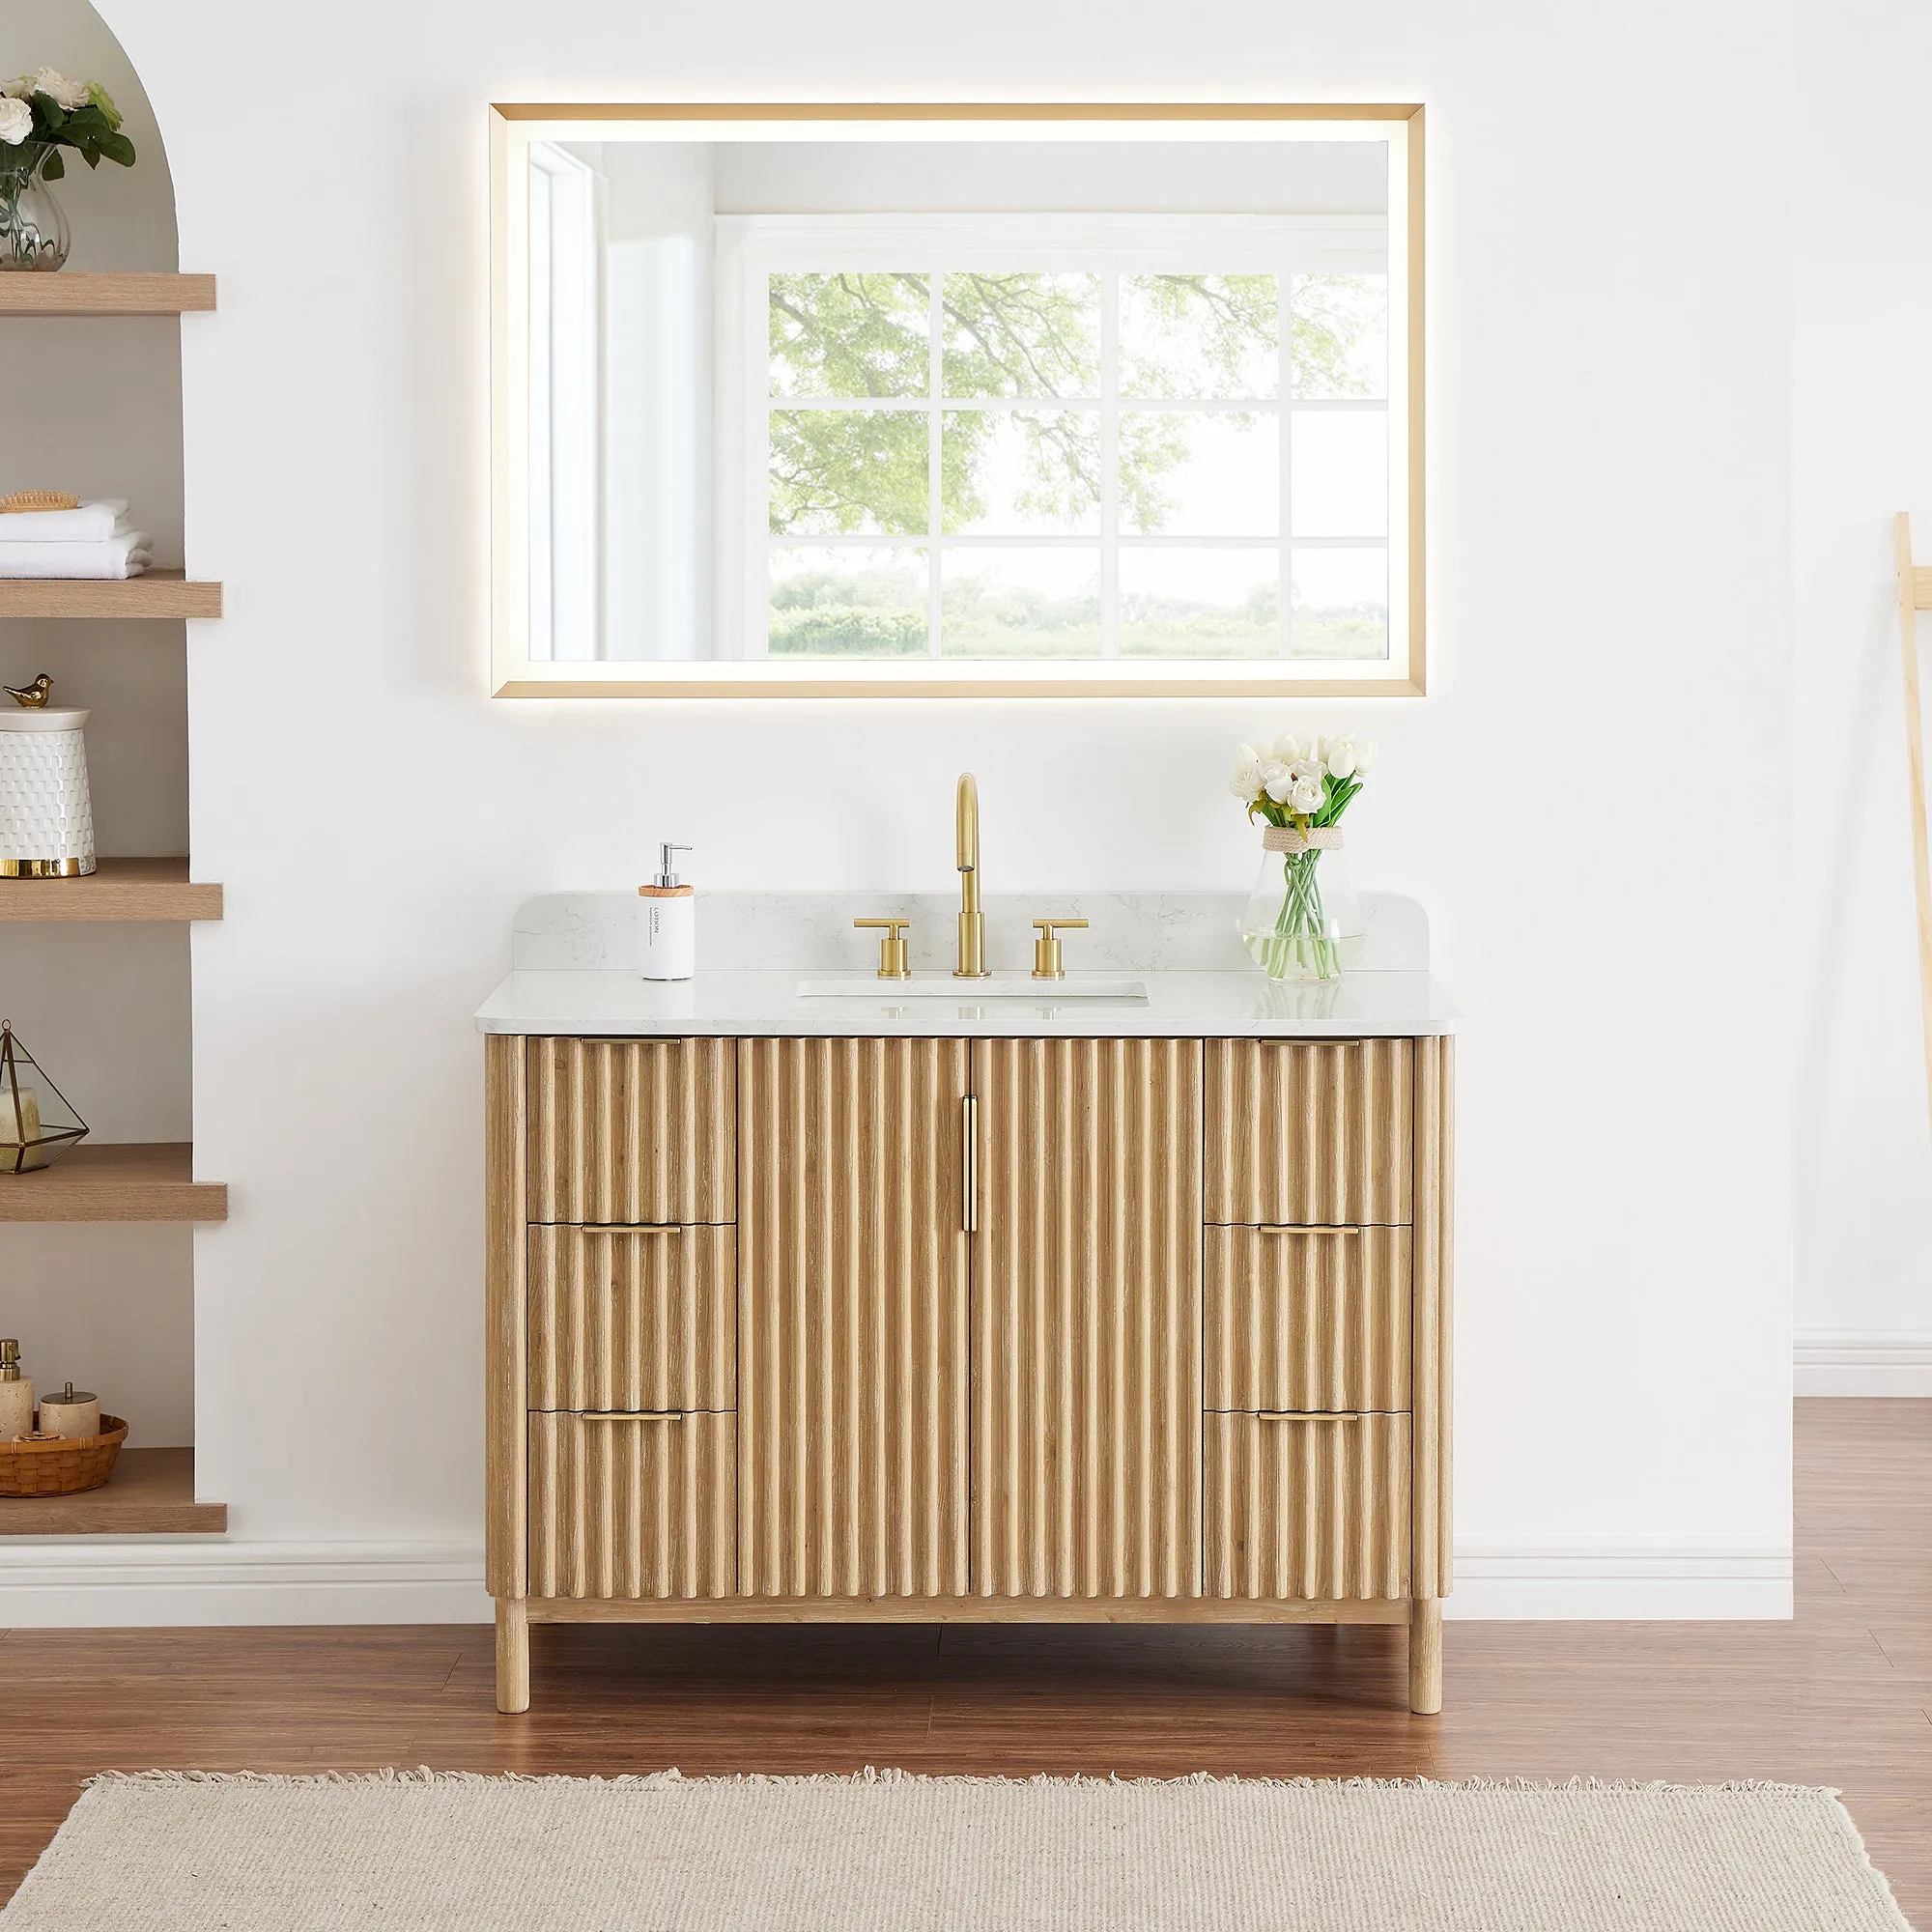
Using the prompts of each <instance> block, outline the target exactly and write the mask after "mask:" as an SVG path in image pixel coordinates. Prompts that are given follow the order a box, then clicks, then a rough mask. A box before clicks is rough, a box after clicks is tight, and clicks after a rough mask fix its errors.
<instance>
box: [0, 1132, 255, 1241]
mask: <svg viewBox="0 0 1932 1932" xmlns="http://www.w3.org/2000/svg"><path fill="white" fill-rule="evenodd" d="M193 1177H194V1149H193V1148H192V1146H190V1145H189V1144H188V1143H187V1142H186V1141H125V1142H122V1143H120V1144H119V1145H115V1146H107V1147H100V1146H97V1145H96V1144H95V1143H93V1142H92V1141H83V1142H82V1143H81V1144H80V1146H78V1147H77V1148H75V1149H74V1151H72V1152H71V1153H70V1154H68V1155H66V1156H64V1157H63V1158H62V1159H61V1160H59V1161H57V1162H56V1163H55V1164H54V1165H53V1166H52V1167H45V1168H42V1169H40V1170H39V1171H38V1172H37V1173H33V1174H0V1221H225V1220H227V1218H228V1188H227V1186H226V1184H225V1183H223V1182H221V1181H218V1180H196V1179H194V1178H193Z"/></svg>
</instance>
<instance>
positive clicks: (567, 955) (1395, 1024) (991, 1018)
mask: <svg viewBox="0 0 1932 1932" xmlns="http://www.w3.org/2000/svg"><path fill="white" fill-rule="evenodd" d="M1362 904H1363V909H1364V913H1365V918H1366V926H1365V930H1366V937H1365V939H1364V940H1363V941H1362V942H1360V945H1359V951H1358V953H1357V959H1356V969H1357V970H1353V971H1350V972H1348V973H1345V974H1344V975H1343V977H1342V978H1341V979H1340V980H1327V981H1322V982H1314V983H1311V982H1292V981H1290V982H1282V983H1276V982H1275V981H1272V980H1268V979H1266V978H1265V977H1264V975H1263V974H1262V973H1261V972H1260V971H1259V969H1258V968H1256V967H1255V966H1254V965H1253V964H1252V963H1250V961H1249V959H1248V957H1247V954H1246V952H1244V951H1243V949H1242V946H1241V943H1240V940H1239V937H1238V934H1237V930H1236V926H1237V920H1238V914H1239V911H1240V906H1241V901H1240V899H1239V898H1238V897H1236V896H1234V895H1225V894H1208V893H1118V894H1029V895H1025V896H1021V895H1000V896H994V895H988V897H987V900H986V915H987V918H986V928H987V950H988V952H989V954H990V955H991V957H992V959H993V961H994V964H995V968H996V978H997V979H998V980H1000V981H1001V982H1003V983H1004V984H1005V985H1007V986H1009V987H1018V988H1019V989H1020V990H1019V996H1018V997H1011V996H1004V997H997V998H995V997H989V996H988V995H987V994H986V992H985V991H984V990H983V989H980V996H979V997H978V998H976V997H975V991H976V989H975V987H974V986H973V985H972V983H971V982H961V981H955V980H953V979H952V976H951V974H950V973H949V972H948V971H947V969H948V967H950V965H951V964H952V960H951V958H950V956H949V952H950V948H951V946H952V924H953V919H954V914H955V913H956V910H957V902H956V899H952V898H949V897H948V896H946V895H883V894H867V895H851V894H838V895H834V894H808V893H797V894H751V893H713V894H706V893H700V894H699V895H698V898H697V908H696V910H697V972H696V976H695V977H694V978H692V979H690V980H670V981H655V980H645V979H643V978H642V977H641V976H640V975H639V972H638V968H637V957H638V953H637V925H636V922H637V906H638V900H637V895H636V894H635V893H630V894H623V893H572V894H552V895H547V896H545V897H542V898H536V899H531V900H530V901H529V902H528V903H527V904H526V905H525V906H524V907H523V909H522V910H521V911H520V912H519V913H518V915H517V920H516V925H515V929H514V933H513V936H512V942H511V953H510V963H511V966H512V968H513V969H514V970H513V971H512V972H511V974H510V976H509V978H508V979H506V980H504V981H503V982H502V983H501V984H500V985H499V986H498V987H497V990H496V991H495V992H494V993H492V994H491V995H490V997H489V999H488V1000H487V1001H485V1002H484V1004H483V1006H482V1007H481V1008H480V1009H478V1011H477V1014H476V1027H477V1031H478V1032H479V1033H501V1034H525V1035H550V1034H556V1035H572V1034H575V1035H587V1036H597V1037H637V1036H650V1035H665V1034H695V1035H720V1036H724V1035H734V1034H751V1035H765V1036H773V1037H781V1036H784V1035H818V1036H823V1037H850V1036H854V1035H867V1034H900V1035H904V1036H905V1037H908V1038H928V1039H930V1038H957V1037H972V1036H975V1035H989V1036H1004V1037H1011V1038H1027V1037H1037V1036H1039V1035H1042V1034H1046V1035H1065V1036H1066V1037H1069V1038H1109V1037H1140V1038H1177V1039H1179V1038H1188V1037H1201V1038H1208V1037H1215V1036H1220V1037H1251V1038H1253V1037H1300V1038H1307V1039H1357V1038H1374V1037H1396V1038H1399V1037H1404V1036H1425V1035H1431V1034H1449V1033H1454V1032H1455V1031H1456V1028H1457V1023H1458V1020H1459V1017H1460V1016H1459V1014H1458V1013H1457V1010H1456V1009H1455V1007H1454V1006H1453V1005H1452V1004H1451V1003H1450V1001H1449V999H1448V997H1447V995H1446V994H1445V993H1444V992H1443V990H1442V988H1441V987H1440V986H1439V985H1437V984H1436V982H1435V980H1434V979H1433V978H1432V977H1431V976H1430V973H1429V971H1428V965H1429V925H1428V921H1427V919H1426V918H1425V917H1424V916H1423V912H1422V908H1421V907H1420V906H1418V905H1416V904H1415V903H1414V901H1413V900H1410V899H1405V898H1399V897H1395V896H1392V895H1386V894H1380V895H1378V894H1365V895H1363V900H1362ZM1049 912H1050V913H1053V914H1055V915H1075V916H1084V917H1087V918H1089V919H1090V920H1091V925H1090V926H1089V927H1088V928H1087V929H1085V930H1078V929H1076V930H1074V931H1071V932H1068V933H1066V934H1065V935H1064V938H1065V946H1066V954H1067V965H1068V969H1069V970H1068V972H1067V976H1066V979H1065V981H1045V980H1042V981H1039V982H1037V983H1036V982H1030V981H1029V980H1027V979H1026V977H1025V966H1026V963H1028V962H1029V961H1030V959H1031V941H1032V938H1033V932H1032V929H1031V927H1030V925H1029V923H1028V921H1029V920H1030V919H1033V918H1041V917H1045V916H1046V915H1047V914H1048V913H1049ZM879 913H886V914H891V915H893V916H898V917H906V918H910V919H912V920H913V921H914V922H915V923H914V927H913V930H912V932H911V933H910V934H909V944H910V948H911V952H912V967H913V975H914V984H915V985H918V986H925V987H929V988H932V989H933V990H932V991H931V992H927V993H923V994H917V995H912V994H909V993H908V992H907V990H906V989H904V988H901V987H898V986H895V984H894V982H892V981H890V980H879V979H878V978H877V977H876V976H875V975H874V974H873V973H871V972H870V971H868V970H867V968H868V967H869V965H870V964H871V963H872V962H873V961H875V960H876V958H877V935H876V934H872V933H867V932H855V931H854V930H853V929H852V925H851V922H852V920H853V918H855V917H859V916H864V915H868V914H879ZM807 980H810V981H811V982H813V983H816V984H820V985H822V984H825V983H827V982H833V983H839V982H842V983H843V984H846V985H850V986H852V987H854V988H855V991H854V992H853V993H852V994H834V995H830V996H823V995H821V996H818V997H801V996H800V993H799V986H800V984H801V982H803V981H807ZM1122 980H1133V981H1137V982H1139V983H1140V984H1141V985H1143V986H1144V987H1145V988H1146V991H1147V997H1146V998H1145V999H1124V998H1108V999H1091V998H1087V999H1083V998H1079V997H1071V996H1072V995H1075V994H1077V990H1078V988H1079V987H1080V986H1081V985H1082V984H1083V983H1086V984H1089V985H1093V984H1096V983H1099V982H1102V981H1107V982H1115V983H1118V982H1120V981H1122ZM1056 994H1057V995H1058V997H1056ZM895 995H896V997H895Z"/></svg>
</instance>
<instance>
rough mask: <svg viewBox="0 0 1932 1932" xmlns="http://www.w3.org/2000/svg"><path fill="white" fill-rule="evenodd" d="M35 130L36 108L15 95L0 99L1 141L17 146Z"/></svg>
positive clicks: (12, 146)
mask: <svg viewBox="0 0 1932 1932" xmlns="http://www.w3.org/2000/svg"><path fill="white" fill-rule="evenodd" d="M33 131H34V110H33V109H32V108H31V107H29V106H28V105H27V103H26V102H25V101H24V100H21V99H17V98H16V97H15V96H13V95H8V96H6V97H5V98H4V99H0V141H4V142H5V143H6V144H7V146H8V147H10V148H17V147H18V146H19V145H20V144H21V142H23V141H24V140H25V139H26V138H27V136H28V135H29V134H31V133H32V132H33Z"/></svg>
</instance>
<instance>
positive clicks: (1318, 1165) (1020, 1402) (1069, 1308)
mask: <svg viewBox="0 0 1932 1932" xmlns="http://www.w3.org/2000/svg"><path fill="white" fill-rule="evenodd" d="M488 1053H489V1188H488V1214H489V1348H488V1373H489V1438H488V1439H489V1478H488V1481H489V1559H488V1562H489V1586H490V1589H491V1592H492V1594H493V1595H494V1596H495V1597H496V1599H497V1696H498V1703H499V1706H500V1707H501V1708H502V1709H503V1710H506V1711H520V1710H524V1709H526V1708H527V1705H528V1701H529V1688H528V1626H529V1624H530V1623H532V1622H584V1621H725V1620H744V1621H759V1620H764V1621H793V1620H828V1621H846V1620H850V1621H855V1622H856V1621H866V1620H874V1621H877V1620H888V1621H897V1622H927V1621H933V1622H936V1621H946V1620H982V1621H1018V1622H1025V1621H1102V1622H1107V1621H1143V1622H1208V1621H1214V1622H1240V1623H1255V1622H1380V1623H1394V1622H1404V1621H1406V1622H1407V1624H1408V1626H1409V1635H1410V1645H1409V1653H1410V1671H1409V1675H1410V1702H1411V1704H1412V1706H1413V1708H1414V1709H1416V1710H1418V1711H1434V1710H1436V1709H1439V1708H1440V1697H1441V1690H1440V1600H1441V1598H1442V1597H1443V1595H1445V1594H1446V1592H1447V1590H1448V1588H1449V1581H1450V1577H1449V1558H1448V1550H1449V1523H1448V1428H1449V1375H1448V1291H1449V1234H1450V1211H1451V1203H1450V1193H1451V1190H1450V1118H1451V1070H1452V1066H1451V1053H1452V1044H1451V1041H1450V1040H1449V1039H1448V1038H1446V1037H1414V1038H1365V1039H1339V1040H1338V1039H1259V1038H1208V1039H1199V1038H1178V1039H1167V1038H1101V1039H1095V1038H1068V1037H1045V1038H1009V1037H998V1038H975V1039H967V1038H950V1037H949V1038H907V1037H898V1036H885V1037H874V1036H862V1037H744V1038H738V1039H731V1038H715V1037H703V1038H623V1039H591V1038H553V1037H520V1036H513V1035H493V1036H492V1037H490V1038H489V1041H488Z"/></svg>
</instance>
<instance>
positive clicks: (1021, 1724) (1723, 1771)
mask: <svg viewBox="0 0 1932 1932" xmlns="http://www.w3.org/2000/svg"><path fill="white" fill-rule="evenodd" d="M1797 1519H1798V1528H1797V1541H1798V1552H1799V1557H1798V1561H1799V1569H1798V1605H1799V1614H1798V1619H1797V1621H1796V1622H1795V1623H1791V1624H1456V1623H1452V1624H1450V1625H1449V1626H1448V1628H1447V1630H1446V1632H1445V1642H1446V1649H1447V1669H1446V1678H1445V1685H1446V1691H1447V1702H1446V1704H1445V1706H1444V1710H1443V1715H1442V1716H1441V1717H1440V1718H1439V1719H1432V1718H1412V1717H1410V1716H1409V1715H1408V1711H1407V1709H1406V1676H1405V1667H1404V1648H1403V1643H1404V1639H1403V1635H1402V1633H1401V1632H1400V1631H1399V1630H1392V1629H1388V1628H1384V1627H1377V1626H1357V1627H1354V1628H1350V1629H1346V1630H1333V1629H1272V1630H1242V1629H1194V1630H1159V1629H1115V1628H1096V1627H1091V1626H1090V1627H1078V1628H1060V1629H1051V1628H1046V1629H1041V1628H1033V1629H1015V1628H1009V1627H998V1628H988V1627H982V1628H976V1629H962V1628H953V1629H950V1630H947V1631H945V1632H940V1631H937V1630H933V1629H930V1628H921V1627H874V1628H870V1629H865V1630H851V1629H827V1628H822V1627H810V1628H785V1629H776V1628H767V1629H743V1628H737V1629H730V1628H725V1629H708V1630H707V1629H687V1630H673V1629H641V1630H640V1629H622V1628H610V1627H577V1628H568V1629H566V1628H548V1629H540V1630H538V1631H536V1632H535V1633H533V1648H534V1654H535V1671H534V1687H533V1688H534V1694H535V1701H534V1705H533V1708H532V1709H531V1711H530V1713H529V1715H528V1716H527V1717H524V1718H503V1717H498V1716H497V1712H496V1709H495V1707H494V1702H493V1697H492V1674H491V1671H492V1655H491V1653H492V1639H491V1634H490V1632H489V1631H488V1630H486V1629H483V1628H481V1627H476V1628H469V1627H459V1628H454V1629H419V1628H390V1629H331V1630H252V1631H227V1630H214V1631H63V1632H53V1631H11V1632H0V1711H4V1714H5V1715H4V1725H0V1729H3V1730H4V1737H5V1741H6V1747H5V1751H4V1753H0V1761H4V1765H5V1767H6V1768H5V1769H0V1898H4V1897H6V1896H8V1895H9V1894H10V1893H11V1892H12V1890H13V1889H14V1886H16V1885H17V1884H18V1883H19V1879H20V1877H21V1875H22V1873H23V1872H24V1871H25V1870H26V1868H27V1867H28V1865H30V1864H31V1863H32V1861H34V1859H35V1858H36V1857H37V1856H38V1855H39V1853H40V1850H41V1848H42V1847H43V1845H44V1844H45V1842H46V1840H47V1839H48V1838H49V1837H50V1836H51V1835H52V1834H53V1832H54V1830H55V1829H56V1827H57V1826H58V1825H59V1823H60V1821H61V1819H62V1818H63V1817H64V1816H65V1815H66V1813H67V1809H68V1806H69V1805H70V1804H71V1803H72V1802H73V1799H74V1796H75V1794H76V1788H77V1786H78V1783H79V1780H80V1779H81V1778H83V1777H85V1776H88V1775H89V1774H90V1773H92V1772H95V1771H98V1770H101V1769H103V1768H107V1767H119V1768H121V1769H126V1770H139V1769H145V1768H147V1767H149V1766H153V1765H168V1766H192V1767H199V1768H202V1769H208V1770H230V1769H239V1768H247V1769H252V1770H257V1771H303V1770H320V1769H329V1770H341V1771H362V1770H374V1769H377V1768H379V1767H381V1766H384V1765H418V1764H429V1765H437V1766H441V1767H448V1768H454V1769H462V1770H471V1771H523V1772H571V1773H580V1774H581V1773H591V1772H600V1773H613V1772H620V1771H651V1770H658V1769H661V1768H662V1767H664V1766H666V1765H671V1764H674V1765H677V1766H679V1767H680V1768H681V1769H683V1770H684V1771H686V1772H688V1773H691V1774H694V1775H696V1774H702V1773H718V1772H731V1771H771V1772H804V1771H841V1772H842V1771H852V1770H856V1769H858V1768H859V1767H860V1766H862V1765H866V1764H877V1765H887V1764H892V1765H901V1766H904V1767H905V1768H906V1769H908V1770H911V1771H923V1772H968V1773H980V1774H994V1773H1001V1774H1008V1775H1021V1776H1024V1775H1027V1774H1030V1773H1033V1772H1037V1771H1046V1772H1056V1773H1068V1772H1075V1771H1082V1772H1089V1773H1098V1774H1104V1773H1107V1772H1110V1771H1111V1772H1119V1773H1121V1774H1122V1775H1123V1776H1178V1775H1180V1774H1182V1773H1186V1772H1191V1771H1199V1770H1209V1771H1216V1772H1237V1773H1240V1774H1243V1775H1247V1776H1295V1775H1302V1774H1305V1775H1308V1776H1349V1775H1353V1774H1364V1775H1370V1776H1383V1777H1394V1776H1414V1775H1416V1774H1425V1775H1427V1776H1431V1777H1468V1776H1491V1777H1499V1776H1527V1777H1569V1776H1573V1775H1581V1776H1598V1777H1661V1778H1671V1779H1680V1780H1687V1781H1690V1780H1706V1779H1719V1778H1729V1777H1768V1778H1783V1779H1791V1780H1794V1781H1798V1782H1803V1783H1809V1784H1829V1785H1837V1786H1841V1787H1842V1788H1843V1790H1844V1793H1845V1800H1846V1803H1847V1804H1849V1806H1850V1807H1851V1811H1852V1815H1853V1817H1854V1818H1856V1819H1857V1821H1858V1823H1859V1826H1860V1828H1861V1830H1862V1831H1863V1833H1864V1834H1865V1839H1866V1842H1867V1844H1868V1845H1869V1846H1870V1848H1871V1852H1872V1856H1873V1858H1874V1859H1875V1860H1876V1861H1877V1862H1878V1863H1879V1864H1880V1865H1881V1866H1882V1867H1883V1868H1884V1869H1885V1871H1886V1872H1887V1873H1888V1875H1889V1877H1890V1879H1891V1882H1892V1885H1893V1887H1894V1889H1895V1890H1896V1891H1897V1894H1898V1898H1899V1902H1900V1904H1901V1905H1902V1906H1903V1908H1904V1909H1905V1911H1906V1913H1907V1915H1908V1916H1909V1917H1911V1918H1913V1919H1914V1920H1915V1922H1917V1923H1919V1924H1921V1925H1924V1926H1926V1927H1928V1928H1932V1617H1928V1614H1927V1605H1928V1603H1932V1402H1806V1403H1801V1404H1799V1405H1798V1506H1797Z"/></svg>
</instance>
